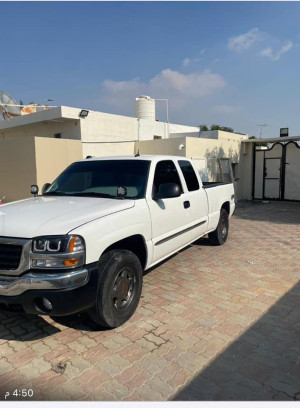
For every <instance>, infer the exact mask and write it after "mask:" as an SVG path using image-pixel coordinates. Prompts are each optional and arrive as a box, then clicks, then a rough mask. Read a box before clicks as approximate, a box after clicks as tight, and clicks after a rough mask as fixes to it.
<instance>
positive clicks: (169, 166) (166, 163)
mask: <svg viewBox="0 0 300 408" xmlns="http://www.w3.org/2000/svg"><path fill="white" fill-rule="evenodd" d="M165 183H175V184H178V186H179V187H180V189H181V191H182V187H181V183H180V179H179V175H178V172H177V170H176V167H175V164H174V163H173V162H172V160H163V161H160V162H158V163H157V165H156V169H155V174H154V182H153V194H155V193H157V192H158V189H159V186H160V184H165Z"/></svg>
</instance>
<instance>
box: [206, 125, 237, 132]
mask: <svg viewBox="0 0 300 408" xmlns="http://www.w3.org/2000/svg"><path fill="white" fill-rule="evenodd" d="M210 130H222V131H223V132H230V133H233V129H232V128H231V127H229V126H220V125H217V124H215V123H214V124H212V125H211V127H210Z"/></svg>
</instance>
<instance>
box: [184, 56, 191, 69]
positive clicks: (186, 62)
mask: <svg viewBox="0 0 300 408" xmlns="http://www.w3.org/2000/svg"><path fill="white" fill-rule="evenodd" d="M190 63H191V59H190V58H185V59H184V60H183V61H182V65H183V66H184V67H187V66H188V65H190Z"/></svg>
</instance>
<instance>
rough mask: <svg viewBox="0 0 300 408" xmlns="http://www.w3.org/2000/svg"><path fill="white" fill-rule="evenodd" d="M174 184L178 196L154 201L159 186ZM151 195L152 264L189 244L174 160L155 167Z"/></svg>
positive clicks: (186, 215)
mask: <svg viewBox="0 0 300 408" xmlns="http://www.w3.org/2000/svg"><path fill="white" fill-rule="evenodd" d="M164 183H176V184H178V185H179V187H180V188H181V191H182V193H181V195H180V196H179V197H174V198H166V199H158V200H154V199H153V197H154V194H155V192H157V191H158V189H159V185H160V184H164ZM151 190H152V191H150V192H148V193H147V203H148V206H149V210H150V214H151V223H152V242H153V258H152V263H154V262H158V261H159V260H160V259H162V258H164V257H165V256H167V255H169V254H170V253H172V252H174V251H176V250H177V249H178V248H181V247H183V246H184V245H186V244H187V243H189V242H190V241H191V238H190V231H189V228H188V227H189V225H188V224H189V222H190V215H189V209H188V208H186V204H185V201H186V195H185V193H184V191H183V188H182V180H180V177H179V174H178V170H177V168H176V165H175V163H174V161H173V160H162V161H159V162H158V163H157V164H156V167H155V171H154V178H153V185H152V188H151Z"/></svg>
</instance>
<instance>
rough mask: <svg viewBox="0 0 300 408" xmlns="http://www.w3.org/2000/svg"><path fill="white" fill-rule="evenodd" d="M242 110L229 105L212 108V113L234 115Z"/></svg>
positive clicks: (239, 107)
mask: <svg viewBox="0 0 300 408" xmlns="http://www.w3.org/2000/svg"><path fill="white" fill-rule="evenodd" d="M241 109H242V108H241V106H231V105H216V106H213V107H212V111H213V112H215V113H225V114H230V113H235V112H238V111H240V110H241Z"/></svg>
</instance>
